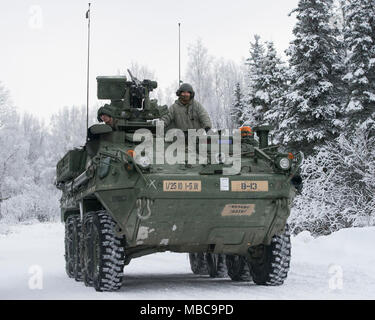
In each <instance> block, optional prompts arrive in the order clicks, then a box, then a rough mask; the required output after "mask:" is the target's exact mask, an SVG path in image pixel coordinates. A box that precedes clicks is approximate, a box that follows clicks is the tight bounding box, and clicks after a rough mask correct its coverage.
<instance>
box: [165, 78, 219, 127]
mask: <svg viewBox="0 0 375 320" xmlns="http://www.w3.org/2000/svg"><path fill="white" fill-rule="evenodd" d="M183 91H186V92H190V93H191V100H190V101H189V103H187V104H183V103H182V102H181V101H180V100H176V102H175V103H174V104H173V105H171V106H170V107H169V110H168V113H167V114H165V115H164V116H162V117H161V120H162V121H164V125H165V126H166V127H168V126H170V125H171V124H174V126H175V127H176V128H178V129H181V130H183V131H187V130H188V129H196V130H198V129H208V128H212V123H211V119H210V116H209V114H208V112H207V111H206V110H205V109H204V108H203V106H202V105H201V104H200V103H199V102H198V101H196V100H194V95H195V93H194V90H193V88H192V86H191V85H189V84H186V83H185V84H183V85H182V86H181V87H180V89H179V90H178V91H177V93H176V94H177V96H179V95H180V93H181V92H183Z"/></svg>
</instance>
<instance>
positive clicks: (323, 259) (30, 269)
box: [0, 223, 375, 300]
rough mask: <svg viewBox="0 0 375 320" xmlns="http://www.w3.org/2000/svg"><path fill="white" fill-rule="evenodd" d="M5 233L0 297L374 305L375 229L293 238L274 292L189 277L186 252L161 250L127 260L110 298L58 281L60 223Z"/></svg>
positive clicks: (0, 244) (61, 273)
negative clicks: (357, 301)
mask: <svg viewBox="0 0 375 320" xmlns="http://www.w3.org/2000/svg"><path fill="white" fill-rule="evenodd" d="M2 231H3V232H4V229H3V230H2ZM9 231H10V232H9V233H7V234H5V235H4V234H0V299H139V300H142V299H158V300H159V299H161V300H167V299H182V300H199V299H223V300H240V299H250V300H255V299H375V272H374V271H375V250H374V249H373V244H374V243H375V228H361V229H345V230H341V231H339V232H337V233H334V234H332V235H330V236H326V237H320V238H317V239H314V238H312V237H311V236H310V235H309V234H308V233H305V232H304V233H301V234H299V235H298V236H296V237H294V238H293V239H292V263H291V269H290V272H289V276H288V279H287V280H286V282H285V284H284V285H283V286H280V287H263V286H256V285H254V284H253V283H252V282H251V283H245V282H232V281H231V280H230V279H229V278H228V279H211V278H209V277H208V276H196V275H193V274H192V273H191V271H190V266H189V261H188V259H187V255H186V254H175V253H169V252H168V253H160V254H153V255H150V256H146V257H142V258H138V259H134V260H133V261H132V262H131V263H130V265H129V266H127V267H125V279H124V284H123V287H122V289H121V291H119V292H116V293H97V292H95V290H94V289H93V288H88V287H85V286H84V285H83V283H80V282H75V281H74V280H72V279H69V278H68V277H67V276H66V274H65V269H64V228H63V225H62V224H60V223H50V224H33V225H21V226H15V227H10V229H9Z"/></svg>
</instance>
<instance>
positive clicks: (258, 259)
mask: <svg viewBox="0 0 375 320" xmlns="http://www.w3.org/2000/svg"><path fill="white" fill-rule="evenodd" d="M250 255H251V259H250V260H249V264H250V272H251V275H252V277H253V281H254V282H255V283H256V284H258V285H266V286H279V285H282V284H283V283H284V280H285V279H286V278H287V275H288V271H289V266H290V257H291V243H290V232H289V227H288V225H286V227H285V230H284V233H282V234H281V235H274V236H273V237H272V242H271V245H269V246H265V245H259V246H257V247H255V248H252V249H251V251H250Z"/></svg>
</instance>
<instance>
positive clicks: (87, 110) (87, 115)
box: [86, 3, 91, 142]
mask: <svg viewBox="0 0 375 320" xmlns="http://www.w3.org/2000/svg"><path fill="white" fill-rule="evenodd" d="M86 19H88V45H87V101H86V103H87V105H86V129H87V130H86V132H87V136H86V142H87V141H88V139H89V137H88V130H89V95H90V27H91V3H89V10H87V12H86Z"/></svg>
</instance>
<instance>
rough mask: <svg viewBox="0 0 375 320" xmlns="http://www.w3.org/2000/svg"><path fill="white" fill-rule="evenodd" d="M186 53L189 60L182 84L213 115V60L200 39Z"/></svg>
mask: <svg viewBox="0 0 375 320" xmlns="http://www.w3.org/2000/svg"><path fill="white" fill-rule="evenodd" d="M188 52H189V60H188V63H187V71H186V75H185V79H184V80H183V82H188V83H190V84H191V85H192V86H193V88H194V91H195V97H196V99H197V100H198V101H199V102H200V103H201V104H202V105H203V106H204V107H205V108H206V109H207V111H208V112H209V113H210V115H213V114H214V113H215V110H213V109H212V93H213V88H212V62H213V58H212V56H211V55H209V54H208V50H207V48H206V47H205V46H204V44H203V41H202V39H198V40H197V41H196V42H195V43H193V44H191V45H190V46H189V48H188ZM176 91H177V90H176ZM213 122H214V121H213Z"/></svg>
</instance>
